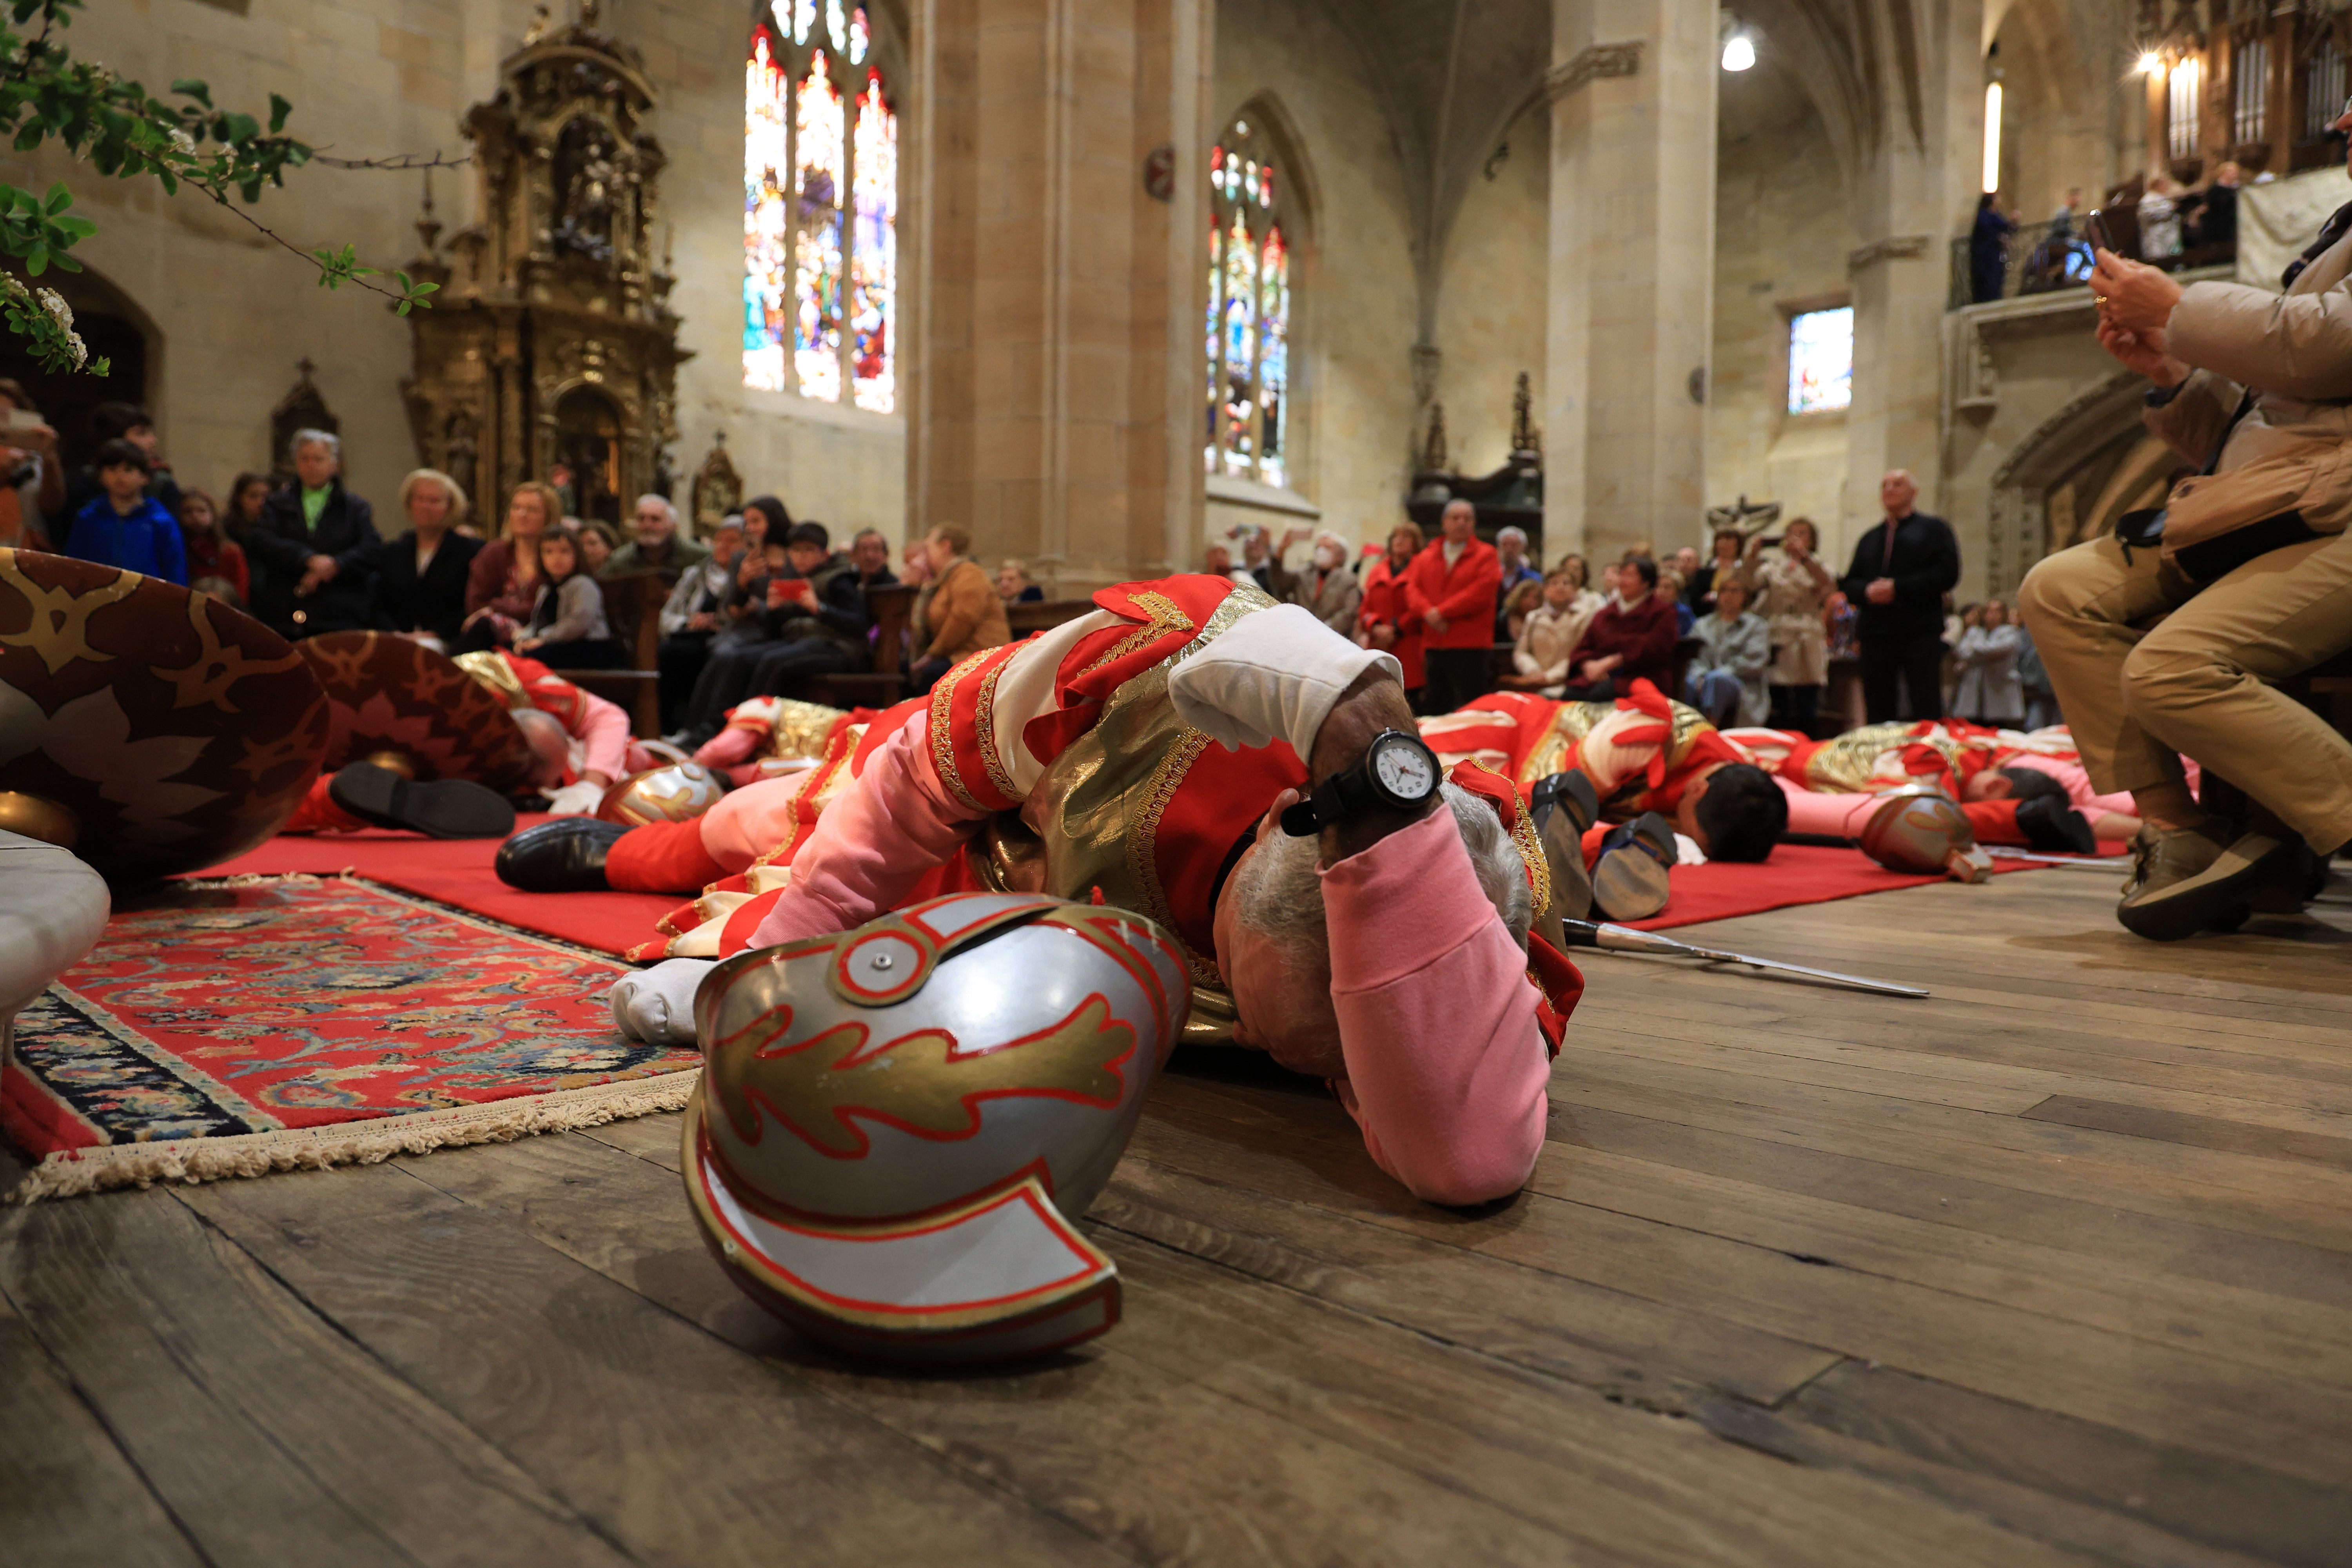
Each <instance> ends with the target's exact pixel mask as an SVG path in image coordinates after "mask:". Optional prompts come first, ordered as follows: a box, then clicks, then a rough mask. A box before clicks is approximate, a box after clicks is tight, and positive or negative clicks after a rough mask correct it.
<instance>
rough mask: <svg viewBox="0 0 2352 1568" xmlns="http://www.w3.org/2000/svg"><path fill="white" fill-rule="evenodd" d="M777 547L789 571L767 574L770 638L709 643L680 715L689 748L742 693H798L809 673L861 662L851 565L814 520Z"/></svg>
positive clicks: (862, 633)
mask: <svg viewBox="0 0 2352 1568" xmlns="http://www.w3.org/2000/svg"><path fill="white" fill-rule="evenodd" d="M784 553H785V554H786V555H788V556H789V557H790V558H791V560H792V572H793V574H792V575H791V576H790V577H772V578H770V579H769V582H768V608H767V611H766V613H765V615H766V621H767V629H768V637H769V639H770V640H766V641H761V642H754V643H747V644H743V645H740V646H738V647H730V648H713V649H712V651H711V655H710V663H709V665H708V666H707V667H705V668H704V670H703V677H702V679H700V680H698V681H697V682H696V683H695V690H694V697H695V708H694V710H693V711H691V712H690V713H688V716H687V721H686V728H687V732H688V741H687V743H688V745H689V746H694V747H699V746H700V745H702V744H703V743H704V742H707V741H709V739H710V738H711V737H712V736H714V735H716V734H718V733H719V728H720V726H722V725H723V724H725V723H726V721H727V712H728V710H730V709H731V708H733V707H734V706H735V705H736V704H737V703H739V702H740V701H742V700H744V699H746V698H750V697H797V696H798V695H800V689H801V688H802V686H803V684H804V683H805V682H806V681H807V680H808V679H810V678H811V677H812V676H817V675H832V674H837V673H839V672H841V671H844V670H851V669H859V668H864V667H865V664H866V627H867V626H870V625H871V624H872V622H871V620H870V619H869V618H868V616H867V615H866V594H865V590H864V589H863V588H861V587H859V585H858V580H857V577H858V574H857V565H856V563H855V562H853V561H851V560H850V558H849V557H848V556H847V555H845V554H844V553H842V552H839V551H836V550H834V549H833V548H832V535H830V534H828V533H827V532H825V530H824V524H823V523H821V522H799V523H794V524H793V530H792V531H791V532H790V533H788V534H786V535H785V536H784Z"/></svg>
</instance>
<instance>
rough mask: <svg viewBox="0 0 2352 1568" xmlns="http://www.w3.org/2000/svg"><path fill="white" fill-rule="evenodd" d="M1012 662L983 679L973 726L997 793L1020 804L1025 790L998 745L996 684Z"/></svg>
mask: <svg viewBox="0 0 2352 1568" xmlns="http://www.w3.org/2000/svg"><path fill="white" fill-rule="evenodd" d="M1012 662H1013V660H1012V659H1010V658H1001V659H998V660H997V661H996V663H995V664H993V665H992V666H990V667H989V671H988V673H987V674H986V675H983V676H982V677H981V678H980V702H979V705H978V707H977V708H976V709H975V710H974V711H973V713H972V723H973V725H974V727H975V728H976V729H977V730H978V731H979V734H980V763H981V766H982V767H984V768H986V769H987V770H988V782H989V783H991V784H994V785H995V786H996V792H997V793H998V794H999V795H1003V797H1004V798H1005V799H1007V800H1010V801H1018V800H1019V799H1020V798H1021V791H1020V790H1019V789H1018V788H1016V787H1015V786H1014V784H1013V774H1012V773H1011V772H1010V771H1008V770H1007V769H1006V767H1005V765H1004V757H1003V753H1002V752H999V751H998V750H997V746H996V681H997V678H998V677H999V676H1002V675H1003V673H1004V668H1005V666H1007V665H1009V664H1011V663H1012Z"/></svg>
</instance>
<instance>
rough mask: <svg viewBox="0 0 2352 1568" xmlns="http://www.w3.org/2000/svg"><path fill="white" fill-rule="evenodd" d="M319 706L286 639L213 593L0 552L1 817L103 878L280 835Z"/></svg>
mask: <svg viewBox="0 0 2352 1568" xmlns="http://www.w3.org/2000/svg"><path fill="white" fill-rule="evenodd" d="M326 744H327V700H326V697H325V695H324V694H323V693H322V692H321V691H320V689H319V682H318V679H317V678H316V677H315V676H313V675H312V674H311V673H310V667H309V666H308V665H306V664H305V663H304V662H303V660H302V658H301V657H300V656H299V655H298V654H297V653H296V652H295V651H294V650H293V649H292V648H291V647H289V646H287V643H286V639H285V638H283V637H279V636H278V634H277V633H276V632H273V631H271V630H270V629H269V628H268V626H263V625H262V624H261V623H260V622H259V621H257V620H254V619H252V618H251V617H250V616H244V615H240V614H239V613H238V612H236V610H233V609H230V608H229V607H228V606H227V605H225V604H223V603H221V602H220V601H219V600H218V599H215V598H214V597H212V596H211V595H208V594H199V593H194V592H191V591H190V590H188V589H186V588H182V587H177V586H174V585H173V584H170V583H166V582H164V581H163V579H161V578H158V577H142V576H141V575H140V574H137V573H135V572H125V571H123V570H121V568H119V567H114V566H101V565H99V564H97V563H93V562H89V561H75V560H70V559H68V558H67V557H64V556H59V555H41V554H36V553H35V552H31V551H27V550H0V827H5V828H8V829H10V830H11V831H14V832H17V833H23V834H26V835H28V836H30V837H36V838H45V839H47V840H48V841H49V842H51V843H54V844H58V845H61V846H63V847H67V848H69V849H71V850H72V851H73V852H74V853H75V854H76V855H78V856H79V857H80V858H82V859H83V860H85V861H86V862H88V863H89V865H90V866H91V867H92V868H95V869H96V870H97V871H98V872H99V873H100V875H102V876H104V877H106V878H107V879H109V880H110V881H118V882H129V881H141V880H145V879H152V878H158V877H169V876H173V875H176V874H178V873H180V872H183V871H195V870H201V869H202V868H205V867H206V866H210V865H214V864H215V863H217V862H219V861H222V860H226V859H229V858H232V857H234V856H237V855H241V854H243V853H245V851H247V849H250V848H252V847H254V846H255V845H257V844H258V843H260V842H261V841H262V840H263V839H265V838H268V837H270V836H271V835H272V834H274V833H276V832H277V831H278V828H279V826H282V825H283V824H284V823H285V821H286V819H287V818H288V817H289V816H292V815H293V814H294V808H295V807H296V806H298V805H300V804H301V803H302V797H303V795H305V794H306V793H308V791H309V790H310V784H311V781H312V780H314V779H316V778H317V777H318V775H319V760H320V753H321V752H323V751H324V750H325V749H326Z"/></svg>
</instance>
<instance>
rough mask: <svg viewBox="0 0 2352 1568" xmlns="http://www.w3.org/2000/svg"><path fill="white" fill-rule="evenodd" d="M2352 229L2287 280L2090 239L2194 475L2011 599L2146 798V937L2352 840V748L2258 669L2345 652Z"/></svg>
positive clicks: (2196, 919) (2139, 927) (2304, 259)
mask: <svg viewBox="0 0 2352 1568" xmlns="http://www.w3.org/2000/svg"><path fill="white" fill-rule="evenodd" d="M2346 110H2347V111H2346V113H2345V114H2344V115H2343V116H2342V117H2341V118H2339V119H2338V120H2337V121H2336V126H2335V129H2336V130H2338V131H2344V130H2347V128H2352V104H2347V106H2346ZM2095 216H2096V215H2094V219H2095ZM2347 236H2352V205H2347V207H2346V208H2345V209H2343V210H2342V211H2340V212H2338V213H2336V216H2333V217H2332V218H2330V219H2329V220H2328V221H2327V223H2326V226H2324V227H2323V228H2322V229H2321V231H2320V234H2319V237H2318V239H2317V240H2316V241H2315V242H2314V243H2313V245H2312V246H2311V247H2310V248H2309V249H2307V250H2305V252H2304V253H2303V255H2302V256H2301V257H2300V258H2297V259H2296V261H2295V262H2294V264H2292V265H2291V266H2289V267H2288V268H2287V270H2286V276H2285V278H2284V284H2285V288H2286V291H2285V293H2284V294H2283V295H2273V294H2270V293H2267V292H2265V291H2263V290H2262V289H2254V288H2250V287H2247V286H2245V285H2242V284H2237V283H2221V282H2201V283H2193V284H2191V285H2189V287H2188V288H2187V289H2183V288H2182V287H2181V286H2180V285H2179V283H2178V282H2176V281H2175V280H2174V279H2172V278H2170V277H2169V276H2168V275H2167V274H2165V273H2163V272H2161V271H2159V270H2158V269H2157V268H2153V267H2147V266H2143V265H2141V264H2140V263H2138V262H2136V261H2127V260H2125V259H2123V258H2120V257H2117V256H2116V255H2115V254H2114V253H2113V252H2112V251H2111V250H2109V249H2106V248H2105V247H2102V248H2100V249H2099V250H2098V252H2097V255H2098V266H2097V268H2096V270H2095V272H2094V273H2093V274H2092V278H2091V288H2092V291H2093V294H2094V296H2095V298H2096V300H2097V302H2098V309H2099V325H2098V336H2099V342H2100V345H2101V346H2102V347H2104V348H2105V350H2106V351H2107V352H2108V353H2111V354H2113V355H2114V356H2115V357H2116V359H2117V360H2118V361H2120V362H2121V363H2123V364H2125V365H2126V366H2127V367H2128V368H2130V369H2132V370H2134V371H2137V372H2138V373H2140V374H2143V375H2145V376H2147V378H2148V380H2149V381H2150V383H2152V385H2151V387H2150V389H2149V391H2148V393H2147V410H2146V412H2145V414H2144V416H2143V417H2144V418H2145V420H2146V422H2147V427H2148V428H2149V429H2150V430H2152V431H2154V432H2155V433H2156V434H2157V435H2158V436H2159V437H2163V439H2164V440H2165V441H2166V443H2167V444H2168V445H2169V446H2170V447H2171V448H2172V449H2173V451H2174V452H2176V453H2178V454H2179V457H2180V458H2181V460H2182V461H2183V462H2184V463H2188V464H2191V465H2194V466H2196V468H2197V470H2198V471H2197V473H2196V474H2195V475H2193V476H2192V477H2190V478H2189V479H2182V480H2181V481H2179V483H2178V484H2177V485H2175V486H2174V487H2173V489H2172V492H2171V494H2170V496H2169V497H2168V500H2167V503H2166V505H2165V507H2164V508H2163V509H2161V510H2151V511H2147V512H2135V513H2131V514H2128V515H2126V517H2125V518H2124V519H2122V520H2121V521H2119V523H2118V524H2117V527H2116V532H2115V533H2113V534H2111V535H2109V536H2108V537H2106V538H2103V539H2097V540H2093V541H2090V542H2086V543H2083V544H2077V545H2075V546H2074V547H2073V548H2072V549H2069V550H2063V551H2061V552H2057V553H2056V554H2053V555H2051V556H2050V557H2048V558H2047V559H2045V560H2043V561H2042V563H2040V564H2039V565H2037V566H2036V567H2035V568H2034V569H2033V571H2032V573H2031V574H2028V576H2027V578H2026V580H2025V584H2024V587H2023V588H2022V589H2021V593H2020V598H2019V608H2020V610H2021V611H2022V613H2023V615H2024V618H2025V622H2026V625H2027V626H2028V627H2029V628H2030V629H2031V630H2032V635H2033V641H2034V646H2035V647H2036V648H2037V649H2038V650H2039V652H2040V654H2041V657H2042V664H2043V666H2044V667H2045V668H2047V670H2048V672H2049V677H2050V682H2051V685H2052V687H2053V689H2055V691H2056V693H2057V697H2058V702H2059V706H2060V707H2061V708H2062V709H2063V710H2064V712H2065V714H2066V718H2067V721H2068V722H2069V724H2070V725H2071V727H2072V728H2073V731H2074V740H2075V742H2076V743H2077V745H2078V746H2079V747H2080V748H2081V752H2082V758H2083V763H2084V767H2085V768H2086V769H2087V770H2088V771H2089V773H2090V775H2091V778H2092V780H2093V782H2094V783H2095V784H2096V785H2097V786H2098V788H2099V789H2101V790H2102V791H2117V790H2128V791H2130V792H2131V794H2132V795H2133V796H2134V798H2135V799H2136V800H2137V802H2138V805H2139V815H2140V816H2141V818H2142V820H2143V822H2144V823H2145V825H2146V826H2144V828H2143V829H2142V831H2141V834H2140V837H2139V838H2138V839H2137V841H2136V842H2135V844H2134V846H2133V858H2134V867H2133V871H2132V874H2131V876H2130V879H2128V880H2127V881H2126V884H2125V888H2124V897H2123V900H2122V903H2121V904H2120V906H2119V907H2118V909H2117V911H2116V916H2117V919H2118V920H2120V921H2122V923H2123V924H2124V926H2125V927H2126V929H2127V930H2130V931H2135V932H2137V934H2139V935H2141V936H2146V937H2151V938H2155V939H2158V940H2162V941H2170V940H2175V939H2178V938H2180V937H2185V936H2189V935H2193V934H2194V933H2196V932H2198V931H2205V930H2210V929H2214V928H2217V927H2218V928H2221V929H2224V930H2227V929H2232V928H2233V927H2234V926H2235V925H2236V923H2237V922H2239V921H2242V919H2243V918H2244V914H2245V911H2246V910H2247V907H2248V905H2249V904H2250V902H2251V901H2252V899H2253V898H2254V896H2255V895H2256V894H2258V893H2260V892H2262V891H2263V889H2266V888H2272V887H2280V886H2285V887H2289V888H2291V889H2294V890H2296V891H2300V889H2301V887H2302V886H2303V884H2304V882H2305V879H2306V878H2307V876H2308V873H2309V869H2310V862H2309V861H2308V859H2307V858H2305V854H2304V852H2303V846H2305V845H2307V846H2308V847H2309V848H2310V850H2311V851H2312V852H2314V853H2315V854H2316V855H2318V856H2319V857H2321V858H2322V860H2323V862H2324V859H2325V858H2326V856H2327V855H2328V854H2330V853H2332V852H2333V851H2335V850H2336V849H2337V848H2338V847H2342V846H2343V844H2344V843H2345V842H2346V840H2347V839H2352V743H2347V742H2346V741H2345V739H2344V737H2342V736H2341V735H2339V734H2337V733H2336V731H2335V730H2334V729H2332V728H2330V727H2329V726H2328V724H2327V723H2326V721H2323V720H2322V719H2321V718H2320V717H2319V716H2318V715H2317V714H2315V713H2314V712H2312V711H2311V710H2309V709H2307V708H2305V706H2303V704H2301V703H2299V702H2297V701H2295V700H2293V699H2292V698H2290V697H2287V696H2286V695H2285V694H2284V693H2282V692H2280V691H2278V690H2277V689H2274V688H2273V686H2271V685H2269V684H2267V683H2268V682H2271V681H2276V680H2283V679H2288V678H2290V677H2292V676H2294V675H2297V674H2300V673H2301V672H2302V671H2304V670H2305V669H2308V668H2311V667H2312V666H2313V665H2315V664H2319V663H2322V662H2324V661H2325V660H2326V659H2328V658H2333V657H2334V656H2335V655H2336V654H2339V653H2341V652H2343V651H2344V650H2345V649H2346V648H2347V647H2352V537H2347V534H2346V532H2345V525H2346V523H2347V521H2352V287H2347V272H2352V238H2348V237H2347ZM2181 753H2186V754H2187V755H2189V756H2191V757H2194V758H2195V759H2197V761H2198V763H2199V764H2200V766H2202V767H2205V768H2208V769H2210V770H2211V771H2212V772H2214V773H2219V774H2220V775H2221V776H2222V777H2223V778H2226V779H2228V780H2229V781H2230V782H2231V783H2232V784H2236V785H2238V786H2239V787H2240V788H2241V789H2242V790H2244V791H2245V792H2246V794H2247V795H2249V796H2251V797H2252V800H2253V801H2254V802H2255V803H2256V805H2257V807H2258V809H2257V811H2256V812H2255V814H2254V817H2253V819H2252V821H2250V822H2247V823H2225V822H2222V821H2221V820H2220V819H2218V818H2215V817H2212V816H2209V815H2208V814H2207V813H2206V812H2205V811H2204V809H2203V808H2202V806H2200V804H2199V803H2198V801H2197V799H2196V798H2195V797H2194V796H2193V795H2191V794H2190V793H2189V787H2188V785H2187V784H2186V783H2185V781H2184V778H2183V774H2182V771H2181V766H2180V761H2179V757H2180V754H2181ZM2298 839H2299V840H2300V843H2298V842H2297V840H2298Z"/></svg>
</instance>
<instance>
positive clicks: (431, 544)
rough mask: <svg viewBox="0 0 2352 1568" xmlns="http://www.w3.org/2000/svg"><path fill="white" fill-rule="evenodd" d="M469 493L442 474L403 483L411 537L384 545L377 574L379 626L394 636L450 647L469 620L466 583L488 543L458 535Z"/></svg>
mask: <svg viewBox="0 0 2352 1568" xmlns="http://www.w3.org/2000/svg"><path fill="white" fill-rule="evenodd" d="M466 506H467V501H466V492H465V491H464V490H463V489H459V488H458V485H457V480H455V479H451V478H450V477H449V476H448V475H446V474H445V473H443V472H442V471H441V470H440V469H438V468H418V469H416V470H415V471H414V472H413V473H411V474H410V475H409V476H408V477H407V478H406V479H403V480H401V481H400V511H401V515H402V516H403V517H404V518H406V519H407V520H408V531H407V532H406V533H404V534H402V535H400V536H399V537H398V538H396V539H392V540H388V541H386V542H385V543H384V547H383V554H382V555H381V556H380V557H378V564H377V568H376V591H375V624H376V625H377V626H379V627H381V628H383V630H385V631H388V632H407V633H410V634H412V635H421V636H424V637H431V638H433V639H435V640H436V641H437V642H439V643H440V644H442V645H443V646H444V647H446V646H447V645H449V644H450V643H453V642H455V641H457V628H458V627H459V626H462V625H464V624H465V619H466V577H467V574H468V573H469V572H471V571H472V570H473V565H474V557H475V556H476V555H478V554H479V553H480V552H481V549H482V542H481V541H480V540H478V539H468V538H467V536H466V535H464V534H462V533H459V532H458V531H457V527H458V525H459V524H460V523H462V522H464V521H466Z"/></svg>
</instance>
